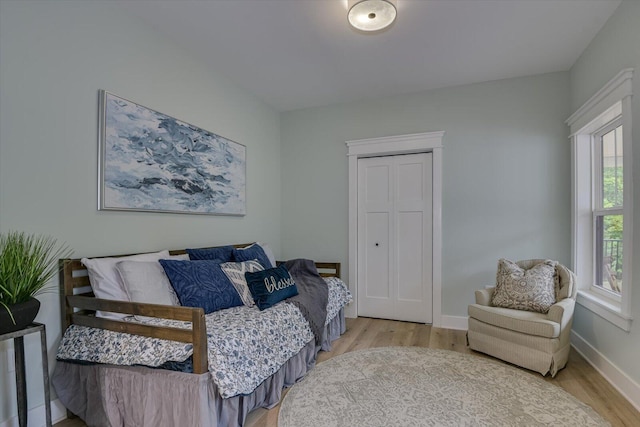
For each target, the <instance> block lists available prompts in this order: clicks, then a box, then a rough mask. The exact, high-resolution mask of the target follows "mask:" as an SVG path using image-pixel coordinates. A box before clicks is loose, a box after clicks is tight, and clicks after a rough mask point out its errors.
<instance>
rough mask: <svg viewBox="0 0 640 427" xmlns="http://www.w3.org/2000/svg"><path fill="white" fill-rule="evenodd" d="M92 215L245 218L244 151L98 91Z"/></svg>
mask: <svg viewBox="0 0 640 427" xmlns="http://www.w3.org/2000/svg"><path fill="white" fill-rule="evenodd" d="M100 110H101V111H100V125H99V127H100V129H99V156H98V157H99V159H98V161H99V180H98V181H99V183H98V209H99V210H126V211H148V212H174V213H196V214H210V215H244V214H245V211H246V203H245V186H246V182H245V181H246V168H245V165H246V147H245V146H244V145H241V144H238V143H237V142H234V141H231V140H229V139H227V138H224V137H222V136H220V135H216V134H215V133H213V132H209V131H206V130H203V129H200V128H199V127H197V126H193V125H191V124H189V123H186V122H183V121H180V120H178V119H175V118H173V117H170V116H167V115H166V114H162V113H159V112H157V111H154V110H151V109H149V108H146V107H143V106H142V105H139V104H136V103H134V102H131V101H128V100H126V99H124V98H120V97H118V96H116V95H113V94H112V93H109V92H107V91H104V90H101V91H100Z"/></svg>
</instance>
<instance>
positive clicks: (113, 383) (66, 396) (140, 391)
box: [52, 245, 351, 427]
mask: <svg viewBox="0 0 640 427" xmlns="http://www.w3.org/2000/svg"><path fill="white" fill-rule="evenodd" d="M234 246H235V247H236V248H242V247H245V246H247V245H234ZM170 253H171V255H180V254H185V251H184V250H178V251H170ZM62 263H63V269H62V272H61V280H60V282H61V288H62V289H61V305H62V307H61V309H62V310H61V311H62V324H63V327H62V331H63V337H62V340H61V343H60V348H59V350H58V354H57V359H58V361H57V363H56V367H55V371H54V374H53V377H52V383H53V385H54V387H55V389H56V392H57V394H58V397H59V399H60V401H61V402H62V403H63V404H64V405H65V407H66V408H67V409H68V411H69V412H71V413H72V414H75V415H77V416H79V417H80V418H82V419H83V420H84V421H85V422H86V423H87V424H88V425H90V426H94V425H96V426H154V427H156V426H177V425H184V426H242V425H243V424H244V421H245V418H246V416H247V414H248V413H249V412H250V411H251V410H253V409H256V408H259V407H266V408H270V407H273V406H275V405H276V404H277V403H278V402H279V401H280V397H281V393H282V389H283V388H284V387H287V386H290V385H292V384H294V383H295V382H296V381H297V380H299V379H300V378H302V377H303V376H304V375H305V374H306V372H307V371H308V370H310V369H311V368H313V366H314V365H315V361H316V356H317V353H318V351H319V350H321V349H322V350H330V348H331V341H333V340H335V339H337V338H338V337H339V336H340V335H341V334H342V333H344V332H345V330H346V324H345V318H344V312H343V307H344V306H345V305H346V304H348V303H349V302H350V301H351V295H350V293H349V291H348V289H347V287H346V285H345V284H344V283H343V282H342V281H341V280H340V279H339V276H340V264H339V263H315V265H316V267H317V269H318V272H319V273H320V276H322V277H323V278H324V281H325V282H326V284H327V287H328V289H329V292H328V303H327V310H326V318H327V320H326V321H325V323H324V327H323V328H322V331H323V333H322V337H321V338H320V339H319V337H318V335H317V334H315V333H314V331H312V329H313V328H312V327H310V324H309V323H308V322H307V319H305V317H304V316H303V313H302V312H304V311H305V310H304V309H299V308H298V307H297V306H294V304H293V303H287V302H286V301H285V302H281V303H278V304H276V305H275V306H273V307H271V308H269V309H266V310H264V311H260V310H258V309H257V308H256V307H251V308H250V307H246V306H238V307H233V308H229V309H224V310H220V311H216V312H212V313H210V314H207V315H206V316H205V314H204V310H203V309H202V308H193V307H182V306H167V305H157V304H146V303H139V302H127V301H113V300H105V299H99V298H95V297H94V296H93V293H92V292H91V288H89V287H88V286H89V285H90V283H89V278H88V277H87V273H86V269H85V267H84V266H83V265H82V263H81V260H80V259H68V260H63V261H62ZM311 265H313V264H311ZM292 275H293V274H292ZM318 279H319V280H320V281H322V279H320V278H318ZM287 301H290V300H287ZM97 310H98V311H101V312H112V313H113V312H115V313H124V314H126V315H127V316H128V317H126V318H124V319H121V320H113V319H105V318H101V317H97V316H96V315H95V311H97ZM305 316H306V315H305Z"/></svg>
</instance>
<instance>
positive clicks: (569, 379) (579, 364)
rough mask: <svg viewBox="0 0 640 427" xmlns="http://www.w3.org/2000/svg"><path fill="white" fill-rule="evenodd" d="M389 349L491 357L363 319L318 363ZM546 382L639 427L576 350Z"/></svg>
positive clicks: (261, 417) (265, 414)
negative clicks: (373, 349) (356, 352)
mask: <svg viewBox="0 0 640 427" xmlns="http://www.w3.org/2000/svg"><path fill="white" fill-rule="evenodd" d="M386 346H419V347H429V348H439V349H447V350H453V351H458V352H460V353H472V354H474V355H477V356H478V357H489V356H485V355H482V354H480V353H476V352H473V351H471V350H469V348H468V347H467V343H466V337H465V331H456V330H450V329H439V328H433V327H431V326H429V325H420V324H416V323H408V322H396V321H391V320H380V319H369V318H362V317H361V318H358V319H347V332H346V333H345V334H344V335H343V336H342V337H341V338H340V339H338V340H337V341H335V342H334V343H333V350H332V351H331V352H320V354H319V355H318V363H322V362H323V361H325V360H327V359H330V358H332V357H335V356H338V355H340V354H343V353H347V352H350V351H354V350H361V349H365V348H371V347H386ZM536 375H537V374H536ZM545 379H546V380H547V381H549V382H551V383H554V384H556V385H558V386H560V387H562V388H563V389H565V390H566V391H568V392H569V393H571V394H572V395H574V396H575V397H576V398H578V399H579V400H581V401H583V402H585V403H587V404H588V405H590V406H591V407H592V408H593V409H595V410H596V411H597V412H598V413H599V414H600V415H602V416H603V417H604V418H605V419H607V420H608V421H609V422H610V423H611V425H612V426H614V427H615V426H629V427H633V426H640V413H638V411H636V409H635V408H634V407H633V406H632V405H631V404H630V403H629V402H628V401H627V400H626V399H625V398H624V397H622V396H621V395H620V393H618V392H617V391H616V390H615V389H614V388H613V387H612V386H611V385H610V384H609V383H608V382H607V381H606V380H605V379H604V378H603V377H602V376H601V375H600V374H599V373H598V372H596V371H595V369H593V368H592V367H591V365H589V364H588V363H587V362H586V361H585V360H584V359H583V358H582V357H581V356H580V355H579V354H577V352H576V351H575V350H572V351H571V355H570V357H569V363H568V364H567V367H566V368H564V369H563V370H561V371H560V372H559V373H558V375H557V376H556V377H555V378H551V377H550V376H547V377H545ZM284 394H286V392H285V393H284ZM284 394H283V395H284ZM278 410H279V406H276V407H275V408H273V409H270V410H266V409H256V410H255V411H253V412H251V413H250V414H249V416H248V417H247V422H246V426H247V427H276V426H277V424H278ZM56 426H58V427H84V426H85V424H84V423H83V422H82V421H80V420H78V419H73V420H64V421H61V422H60V423H58V424H56Z"/></svg>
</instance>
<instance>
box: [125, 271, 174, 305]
mask: <svg viewBox="0 0 640 427" xmlns="http://www.w3.org/2000/svg"><path fill="white" fill-rule="evenodd" d="M116 270H118V273H120V278H121V279H122V283H124V288H125V291H126V292H127V296H128V297H129V301H131V302H143V303H147V304H162V305H180V300H179V299H178V296H177V295H176V292H175V291H174V290H173V287H172V286H171V282H169V278H168V277H167V275H166V274H165V272H164V268H162V266H161V265H160V263H159V262H158V261H120V262H119V263H117V264H116Z"/></svg>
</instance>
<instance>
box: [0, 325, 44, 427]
mask: <svg viewBox="0 0 640 427" xmlns="http://www.w3.org/2000/svg"><path fill="white" fill-rule="evenodd" d="M35 332H40V349H41V350H42V378H43V382H44V407H45V412H46V426H47V427H51V398H50V396H49V359H48V356H47V332H46V328H45V325H43V324H41V323H35V322H34V323H32V324H31V325H29V326H27V327H26V328H24V329H21V330H19V331H15V332H9V333H7V334H3V335H0V341H4V340H8V339H11V338H13V350H14V353H15V356H16V394H17V397H18V423H19V425H20V427H27V377H26V372H25V366H24V336H25V335H28V334H32V333H35Z"/></svg>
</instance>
